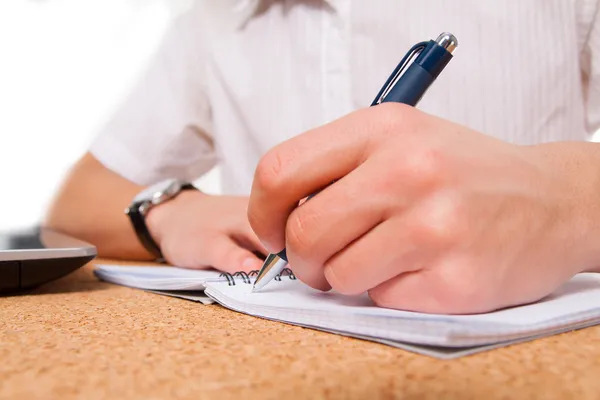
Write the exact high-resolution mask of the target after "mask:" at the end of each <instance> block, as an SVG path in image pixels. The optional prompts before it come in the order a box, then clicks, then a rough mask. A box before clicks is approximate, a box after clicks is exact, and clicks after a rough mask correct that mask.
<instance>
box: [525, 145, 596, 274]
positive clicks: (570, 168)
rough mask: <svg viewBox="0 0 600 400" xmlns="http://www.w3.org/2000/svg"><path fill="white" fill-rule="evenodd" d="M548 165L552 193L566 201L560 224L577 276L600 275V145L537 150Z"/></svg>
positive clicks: (559, 218)
mask: <svg viewBox="0 0 600 400" xmlns="http://www.w3.org/2000/svg"><path fill="white" fill-rule="evenodd" d="M535 147H536V150H537V151H538V152H539V154H541V156H542V157H543V158H544V159H545V160H546V161H547V163H545V164H544V166H549V171H548V173H549V174H550V177H551V185H553V186H554V188H552V190H554V191H560V193H561V197H562V198H563V199H564V203H563V207H561V210H562V211H561V212H560V213H559V214H558V215H556V219H557V223H558V224H560V225H561V226H562V228H563V231H564V232H565V233H564V234H563V235H564V238H565V243H572V244H573V246H572V247H570V246H565V248H564V250H563V251H567V252H572V255H573V261H574V265H569V266H567V265H566V266H565V268H573V272H574V273H580V272H600V156H599V155H600V154H599V152H600V144H597V143H588V142H562V143H547V144H541V145H538V146H535Z"/></svg>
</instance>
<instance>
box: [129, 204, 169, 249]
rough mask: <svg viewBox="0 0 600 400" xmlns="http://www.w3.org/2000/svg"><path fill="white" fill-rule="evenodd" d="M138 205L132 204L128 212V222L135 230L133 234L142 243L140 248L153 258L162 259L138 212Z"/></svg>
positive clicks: (144, 221) (143, 219)
mask: <svg viewBox="0 0 600 400" xmlns="http://www.w3.org/2000/svg"><path fill="white" fill-rule="evenodd" d="M139 206H140V204H139V203H138V204H134V205H133V206H132V207H131V209H130V211H129V220H130V221H131V224H132V225H133V229H135V233H136V235H137V237H138V239H139V241H140V242H141V243H142V246H144V248H145V249H146V250H148V251H149V252H150V253H151V254H152V255H154V257H156V258H157V259H162V258H163V255H162V252H161V251H160V247H159V246H158V244H157V243H156V242H155V241H154V239H153V238H152V235H151V234H150V231H149V230H148V226H147V225H146V220H145V218H144V216H143V215H142V214H141V213H140V210H139Z"/></svg>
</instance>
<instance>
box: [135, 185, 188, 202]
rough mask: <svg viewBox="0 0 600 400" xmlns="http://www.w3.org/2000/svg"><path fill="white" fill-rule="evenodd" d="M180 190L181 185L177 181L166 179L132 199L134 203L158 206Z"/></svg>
mask: <svg viewBox="0 0 600 400" xmlns="http://www.w3.org/2000/svg"><path fill="white" fill-rule="evenodd" d="M180 189H181V183H180V182H179V181H178V180H177V179H168V180H165V181H161V182H158V183H155V184H154V185H152V186H150V187H148V188H146V189H145V190H144V191H142V192H140V193H139V194H138V195H137V196H135V198H134V199H133V201H134V202H140V201H150V202H152V203H154V204H160V203H162V202H163V201H165V200H167V199H169V198H171V197H172V196H173V195H175V194H177V193H178V192H179V190H180Z"/></svg>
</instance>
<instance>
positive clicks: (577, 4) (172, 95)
mask: <svg viewBox="0 0 600 400" xmlns="http://www.w3.org/2000/svg"><path fill="white" fill-rule="evenodd" d="M194 4H195V5H194V7H193V8H192V9H190V10H189V11H188V12H187V13H186V14H184V16H182V17H181V18H180V19H179V20H178V21H177V22H176V23H175V24H173V26H172V29H171V30H170V32H169V34H168V35H167V37H166V38H165V41H164V43H163V44H162V45H161V47H160V49H159V51H158V52H157V54H156V57H155V58H154V59H153V60H152V62H151V63H150V65H149V66H148V69H147V71H146V73H145V74H144V75H143V77H142V79H141V80H140V82H139V83H138V85H137V86H136V87H135V89H134V90H133V91H132V93H131V95H130V96H129V97H128V98H127V99H126V101H125V102H124V104H123V105H122V107H121V108H120V109H119V111H118V112H117V113H116V115H114V118H112V119H111V121H110V123H109V124H108V125H107V126H106V127H105V128H104V129H103V131H102V132H100V133H99V135H98V137H97V139H96V140H95V142H94V143H93V145H92V148H91V152H92V153H93V154H94V155H95V156H96V157H97V158H98V159H99V160H100V161H101V162H102V163H103V164H104V165H106V166H107V167H108V168H110V169H112V170H114V171H116V172H118V173H119V174H121V175H122V176H124V177H126V178H128V179H130V180H132V181H134V182H137V183H141V184H150V183H153V182H155V181H158V180H160V179H164V178H169V177H179V178H182V179H189V180H194V179H196V178H198V177H199V176H201V175H202V174H203V173H205V172H207V171H208V170H209V169H211V168H212V167H213V166H214V165H216V164H217V163H218V164H219V165H220V167H221V171H222V179H223V182H222V187H223V191H224V193H227V194H248V193H249V191H250V187H251V184H252V178H253V175H254V170H255V167H256V164H257V162H258V161H259V159H260V157H261V156H262V155H263V154H264V153H265V152H266V151H267V150H269V149H270V148H271V147H273V146H274V145H276V144H277V143H279V142H281V141H284V140H286V139H288V138H290V137H292V136H294V135H298V134H300V133H302V132H304V131H306V130H308V129H311V128H313V127H316V126H319V125H322V124H324V123H326V122H328V121H331V120H333V119H335V118H338V117H340V116H343V115H344V114H347V113H349V112H351V111H352V110H355V109H357V108H361V107H368V106H369V104H370V103H371V101H372V100H373V98H374V97H375V95H376V94H377V92H378V90H379V89H380V87H381V85H382V84H383V83H384V82H385V80H386V78H387V77H388V75H389V74H390V72H391V71H392V69H393V68H394V67H395V66H396V64H397V63H398V62H399V61H400V59H401V58H402V56H403V55H404V54H405V53H406V51H407V50H408V49H409V48H410V47H411V46H412V45H413V44H415V43H417V42H420V41H425V40H430V39H435V38H436V37H437V35H438V34H440V33H441V32H443V31H449V32H452V33H453V34H454V35H455V36H456V37H457V38H458V42H459V46H458V49H457V50H456V51H455V53H454V59H453V60H452V61H451V62H450V63H449V64H448V66H447V67H446V69H445V70H444V71H443V72H442V74H441V75H440V76H439V77H438V79H437V81H436V82H435V83H434V84H433V85H432V86H431V88H430V89H429V91H428V92H427V93H426V94H425V96H424V97H423V99H422V100H421V102H420V103H419V105H418V107H419V108H420V109H421V110H423V111H425V112H428V113H432V114H435V115H437V116H439V117H442V118H446V119H448V120H451V121H454V122H457V123H460V124H463V125H466V126H468V127H470V128H472V129H476V130H478V131H480V132H482V133H485V134H487V135H491V136H494V137H497V138H500V139H503V140H506V141H510V142H513V143H518V144H535V143H541V142H549V141H565V140H575V141H584V140H589V139H590V138H591V136H592V135H593V133H594V132H595V131H596V130H597V129H598V128H599V127H600V14H598V12H599V8H600V5H599V1H598V0H571V1H567V0H526V1H524V0H505V1H481V0H419V1H415V0H410V1H404V0H369V1H366V0H326V1H317V0H304V1H301V0H270V1H269V0H265V1H258V0H246V1H232V0H219V1H218V2H217V1H212V0H207V2H206V3H205V2H202V1H196V2H195V3H194Z"/></svg>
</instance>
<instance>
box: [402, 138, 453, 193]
mask: <svg viewBox="0 0 600 400" xmlns="http://www.w3.org/2000/svg"><path fill="white" fill-rule="evenodd" d="M444 164H445V163H444V153H443V152H442V151H440V150H439V149H437V148H434V147H425V146H423V147H421V148H419V149H415V150H414V151H412V152H411V153H409V154H408V155H407V156H406V158H405V159H404V160H403V168H405V169H406V171H407V173H408V175H409V176H410V177H411V179H412V180H413V181H415V182H417V183H420V184H421V186H433V185H435V184H437V183H439V182H440V180H441V178H442V177H443V176H444V173H445V170H446V168H445V165H444Z"/></svg>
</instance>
